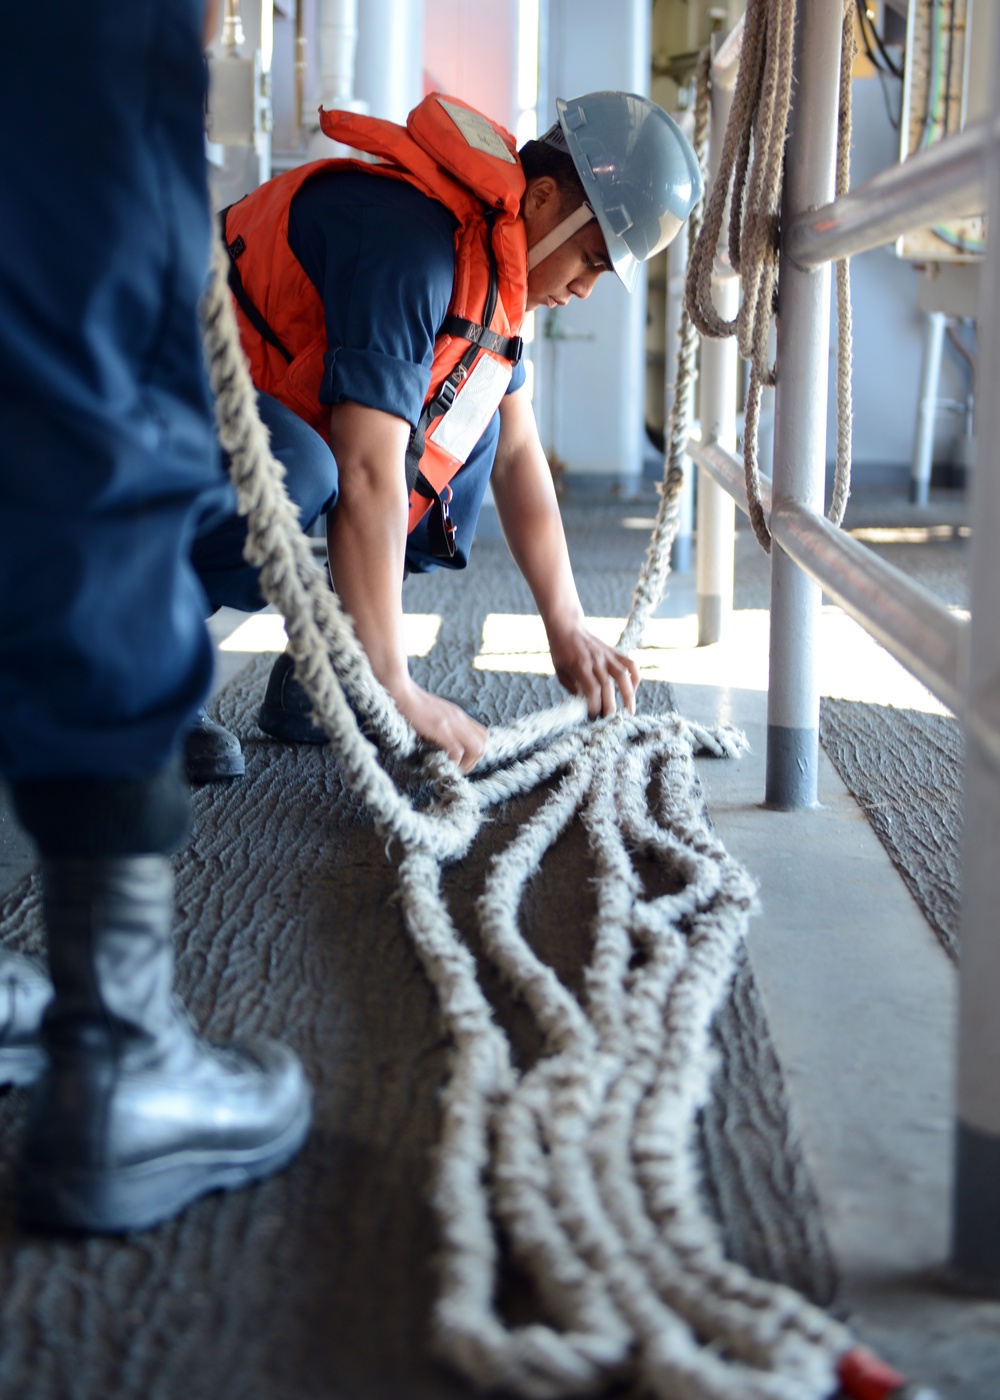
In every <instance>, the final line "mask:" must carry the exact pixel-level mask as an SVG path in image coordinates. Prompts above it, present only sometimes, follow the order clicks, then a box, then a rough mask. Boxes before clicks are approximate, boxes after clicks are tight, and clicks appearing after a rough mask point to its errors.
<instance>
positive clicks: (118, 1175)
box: [18, 1104, 312, 1235]
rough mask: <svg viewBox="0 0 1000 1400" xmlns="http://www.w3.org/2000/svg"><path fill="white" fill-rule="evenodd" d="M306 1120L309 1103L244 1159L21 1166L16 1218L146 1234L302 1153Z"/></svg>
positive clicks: (217, 1156) (194, 1156)
mask: <svg viewBox="0 0 1000 1400" xmlns="http://www.w3.org/2000/svg"><path fill="white" fill-rule="evenodd" d="M311 1121H312V1108H311V1105H310V1104H306V1105H304V1107H303V1109H302V1110H301V1112H300V1113H299V1115H298V1116H297V1117H296V1118H295V1119H294V1120H293V1122H292V1123H291V1124H290V1125H289V1127H288V1128H286V1129H285V1131H284V1132H283V1133H282V1134H281V1136H280V1137H278V1138H276V1139H275V1140H274V1142H272V1143H269V1144H268V1145H267V1147H266V1148H263V1149H262V1148H248V1149H247V1150H246V1151H243V1152H234V1151H232V1150H223V1149H220V1150H219V1151H218V1152H179V1153H175V1154H174V1155H172V1156H170V1157H167V1158H163V1157H160V1158H157V1159H156V1160H154V1161H152V1162H143V1163H140V1164H138V1165H136V1166H131V1167H117V1168H114V1167H112V1168H108V1169H107V1170H104V1171H81V1170H72V1169H70V1170H59V1171H47V1170H45V1169H44V1168H40V1169H36V1168H33V1167H32V1165H31V1163H30V1161H26V1162H24V1163H22V1166H21V1169H20V1177H19V1182H18V1195H19V1200H18V1206H19V1215H20V1218H21V1221H22V1223H23V1224H25V1225H28V1226H31V1227H33V1228H36V1229H43V1230H71V1231H74V1232H76V1231H80V1232H84V1233H86V1234H101V1235H118V1234H126V1233H128V1232H130V1231H134V1230H148V1229H149V1228H150V1227H151V1226H153V1225H159V1224H160V1223H161V1222H162V1221H164V1220H169V1219H170V1218H171V1217H172V1216H175V1215H177V1214H178V1213H179V1212H180V1211H182V1210H183V1209H184V1207H185V1206H188V1205H190V1204H191V1202H192V1201H196V1200H198V1198H199V1197H201V1196H205V1195H208V1194H209V1193H210V1192H212V1191H236V1190H239V1189H240V1188H241V1187H243V1186H249V1185H250V1184H251V1183H253V1182H255V1181H259V1180H261V1179H262V1178H263V1177H266V1176H270V1175H271V1174H272V1173H274V1172H277V1171H280V1170H281V1168H282V1167H284V1166H286V1165H287V1164H288V1163H289V1162H290V1161H291V1160H292V1158H293V1157H294V1156H295V1155H296V1153H297V1152H298V1151H299V1149H300V1148H301V1147H302V1145H303V1143H304V1142H305V1139H306V1136H307V1134H308V1132H309V1126H310V1123H311Z"/></svg>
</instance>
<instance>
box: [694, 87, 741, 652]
mask: <svg viewBox="0 0 1000 1400" xmlns="http://www.w3.org/2000/svg"><path fill="white" fill-rule="evenodd" d="M714 78H715V73H714V72H713V79H714ZM732 106H733V85H732V82H731V81H719V82H716V81H714V80H713V83H712V117H711V127H710V134H709V142H708V184H709V188H711V186H712V183H713V181H714V180H715V177H716V175H717V173H718V169H719V163H720V159H721V156H722V143H723V141H724V139H725V135H726V126H727V124H728V122H729V114H730V112H731V111H732ZM728 210H729V203H728V200H727V203H726V215H725V217H724V218H723V222H722V229H723V232H722V234H721V236H720V246H719V249H718V253H717V256H716V260H715V269H714V271H713V273H712V300H713V301H714V302H715V306H716V308H717V310H718V311H719V314H720V315H721V316H723V317H725V319H726V320H727V321H731V320H732V319H733V318H734V317H735V315H736V312H737V310H738V307H739V295H740V284H739V278H738V277H737V276H736V275H735V274H734V273H733V271H732V270H731V269H730V268H729V267H728V265H727V264H726V263H724V262H723V255H727V247H726V243H725V242H723V240H724V239H725V238H726V233H725V230H726V229H727V228H728V225H729V216H728ZM738 362H739V354H738V351H737V348H736V341H735V340H733V339H727V340H707V339H703V340H702V342H701V369H700V373H699V376H698V385H699V398H700V412H699V418H700V420H701V440H702V442H713V441H714V442H718V443H719V444H720V446H722V447H724V448H726V449H727V450H728V451H730V452H732V451H734V450H735V448H736V380H737V366H738ZM697 512H698V552H697V556H696V561H695V580H696V591H697V599H698V604H697V605H698V645H699V646H710V645H711V644H712V643H713V642H717V641H719V640H720V638H721V637H722V633H723V628H724V625H725V622H726V620H727V619H728V618H729V616H730V614H731V613H732V610H733V553H734V550H735V547H736V507H735V505H734V504H733V501H732V498H731V497H730V496H729V494H728V492H726V491H724V490H723V489H722V487H721V486H719V485H718V484H717V483H716V482H715V481H713V480H712V478H711V477H710V476H709V475H708V473H707V472H705V471H700V472H699V473H698V506H697Z"/></svg>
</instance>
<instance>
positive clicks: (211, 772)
mask: <svg viewBox="0 0 1000 1400" xmlns="http://www.w3.org/2000/svg"><path fill="white" fill-rule="evenodd" d="M184 771H185V772H186V774H187V780H188V782H189V783H221V782H225V781H226V780H227V779H229V778H242V777H243V775H244V774H245V773H246V771H247V766H246V762H245V760H244V758H243V755H242V754H241V753H237V754H233V756H232V758H227V759H216V760H215V761H214V762H212V763H205V764H198V763H191V762H187V761H186V762H185V764H184Z"/></svg>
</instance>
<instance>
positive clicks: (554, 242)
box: [528, 204, 596, 272]
mask: <svg viewBox="0 0 1000 1400" xmlns="http://www.w3.org/2000/svg"><path fill="white" fill-rule="evenodd" d="M595 217H596V215H595V214H594V211H593V209H591V207H590V205H589V204H581V205H580V207H579V209H574V211H573V213H572V214H570V215H569V216H568V218H565V219H563V220H562V222H561V223H558V224H556V226H555V228H554V229H550V231H549V232H548V233H547V234H546V235H545V237H544V238H542V239H540V240H539V242H537V243H535V244H533V245H532V246H531V247H530V248H529V249H528V271H529V272H530V271H531V269H532V268H533V267H537V266H538V264H539V263H540V262H544V261H545V259H546V258H547V257H548V256H549V254H550V253H554V252H555V250H556V249H557V248H561V247H562V245H563V244H564V243H565V242H566V241H567V239H570V238H572V237H573V235H574V233H576V231H577V229H581V228H583V226H584V224H589V223H590V221H591V219H593V218H595Z"/></svg>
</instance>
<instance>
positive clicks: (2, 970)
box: [0, 951, 52, 1084]
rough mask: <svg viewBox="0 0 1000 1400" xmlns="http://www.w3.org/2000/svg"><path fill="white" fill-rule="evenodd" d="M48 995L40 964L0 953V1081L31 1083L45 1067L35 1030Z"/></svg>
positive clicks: (50, 991)
mask: <svg viewBox="0 0 1000 1400" xmlns="http://www.w3.org/2000/svg"><path fill="white" fill-rule="evenodd" d="M51 998H52V983H51V982H50V981H49V979H48V977H47V976H46V975H45V970H44V968H43V967H42V966H41V964H40V963H37V962H35V961H34V959H32V958H25V957H22V956H21V954H20V953H8V952H6V951H3V952H0V1084H32V1083H33V1082H34V1081H35V1080H36V1079H37V1078H38V1076H39V1075H40V1074H41V1072H42V1070H43V1069H44V1068H45V1051H44V1050H43V1049H42V1044H41V1041H40V1040H39V1037H38V1032H39V1027H40V1026H41V1022H42V1012H43V1011H44V1010H45V1008H46V1006H47V1005H48V1003H49V1001H50V1000H51Z"/></svg>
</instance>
